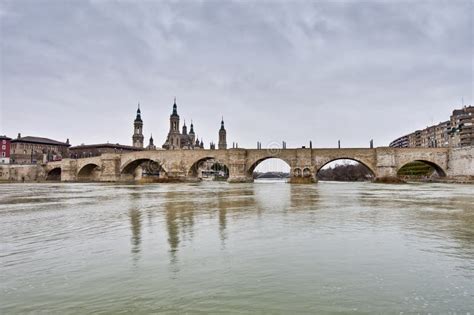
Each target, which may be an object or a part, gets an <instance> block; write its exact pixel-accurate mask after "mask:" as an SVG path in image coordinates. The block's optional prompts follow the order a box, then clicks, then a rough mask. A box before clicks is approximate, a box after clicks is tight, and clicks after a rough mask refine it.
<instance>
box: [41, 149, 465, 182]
mask: <svg viewBox="0 0 474 315" xmlns="http://www.w3.org/2000/svg"><path fill="white" fill-rule="evenodd" d="M473 155H474V148H468V149H451V148H402V149H400V148H388V147H380V148H373V149H367V148H347V149H309V148H301V149H228V150H153V151H138V152H137V151H135V152H130V153H123V154H115V153H110V154H103V155H101V156H97V157H91V158H83V159H64V160H62V161H58V162H50V163H47V164H46V165H45V166H44V168H45V176H46V178H47V179H48V178H50V179H52V178H55V179H59V178H60V179H61V181H105V182H116V181H133V180H136V179H139V178H141V171H142V167H140V166H143V165H144V164H145V163H150V162H154V165H159V168H160V175H159V176H160V178H165V179H170V180H192V179H196V178H197V177H198V172H197V170H198V166H199V165H200V163H201V162H203V161H206V160H211V159H213V160H216V161H217V162H219V163H221V164H224V165H226V166H227V168H228V169H229V178H228V181H229V182H251V181H253V178H252V173H253V171H254V170H255V168H256V167H257V165H258V164H259V163H261V162H262V161H264V160H266V159H270V158H277V159H281V160H283V161H285V162H286V163H287V164H288V165H289V166H290V170H291V171H290V182H315V181H316V174H317V172H318V171H319V170H320V169H321V168H322V167H323V166H325V165H326V164H328V163H330V162H332V161H335V160H339V159H350V160H354V161H357V162H360V163H362V164H363V165H365V166H366V167H367V168H368V169H369V170H370V171H371V172H372V173H373V175H374V177H375V178H378V179H382V178H391V177H396V176H397V172H398V170H399V169H400V168H401V167H403V166H404V165H405V164H407V163H410V162H413V161H423V162H426V163H427V164H429V165H431V166H433V167H434V168H435V169H436V171H437V172H438V174H439V175H440V176H442V177H446V176H447V177H463V176H464V177H470V178H472V177H473V176H474V162H473Z"/></svg>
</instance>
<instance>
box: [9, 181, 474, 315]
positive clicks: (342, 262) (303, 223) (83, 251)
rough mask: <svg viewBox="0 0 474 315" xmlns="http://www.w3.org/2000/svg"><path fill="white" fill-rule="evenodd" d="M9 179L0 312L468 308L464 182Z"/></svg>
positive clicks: (468, 212)
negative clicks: (108, 182)
mask: <svg viewBox="0 0 474 315" xmlns="http://www.w3.org/2000/svg"><path fill="white" fill-rule="evenodd" d="M18 187H19V186H17V185H8V184H7V185H0V214H1V215H0V226H1V227H2V229H0V240H1V242H0V243H1V244H2V245H4V246H3V247H2V253H1V256H2V257H1V259H2V261H1V263H0V268H1V270H0V283H2V290H1V292H0V300H1V301H2V303H1V304H0V313H2V314H3V313H4V314H11V313H28V312H31V311H32V310H35V311H36V310H38V311H39V312H44V313H51V312H52V311H54V312H57V313H61V314H69V313H119V312H123V311H127V312H130V313H140V312H148V313H159V312H169V313H186V312H188V313H213V312H214V313H218V312H219V311H221V312H222V313H225V312H227V313H239V312H240V313H242V312H244V313H307V312H309V311H308V310H311V312H312V313H325V312H327V313H350V312H352V311H353V309H355V308H357V309H358V311H359V312H360V313H397V314H398V313H400V312H401V311H406V313H420V312H421V313H429V312H431V313H443V314H444V313H449V312H451V313H454V312H455V311H456V312H457V313H458V314H461V313H463V314H465V313H466V310H469V308H472V307H471V304H472V303H470V302H469V301H470V300H472V297H473V296H474V286H473V285H472V283H474V279H473V276H474V208H473V204H474V199H473V198H474V197H473V196H474V194H473V188H472V186H461V185H438V184H424V185H376V184H372V183H327V182H326V183H325V182H319V183H318V184H316V185H288V184H285V183H260V182H256V183H254V184H242V185H240V184H239V185H237V184H236V185H229V184H227V183H201V184H195V185H190V184H178V185H171V184H170V185H163V184H154V185H142V186H131V185H100V184H97V185H96V184H87V185H82V184H73V185H68V184H61V185H58V184H54V185H50V184H47V185H26V186H21V187H25V190H26V192H22V191H20V190H18ZM51 205H54V206H51ZM144 220H145V221H147V223H146V224H145V223H144ZM52 226H53V227H54V228H51V227H52ZM124 255H125V258H130V259H123V258H124ZM138 261H139V262H140V263H137V262H138ZM117 284H123V285H117ZM132 287H133V288H139V290H130V288H132ZM58 297H61V298H58ZM373 301H376V302H373ZM112 302H113V303H112ZM313 311H314V312H313ZM461 311H463V312H461Z"/></svg>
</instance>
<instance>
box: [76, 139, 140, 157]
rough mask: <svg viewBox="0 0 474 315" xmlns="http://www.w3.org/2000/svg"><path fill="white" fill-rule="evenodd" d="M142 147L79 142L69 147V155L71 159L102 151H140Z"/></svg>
mask: <svg viewBox="0 0 474 315" xmlns="http://www.w3.org/2000/svg"><path fill="white" fill-rule="evenodd" d="M141 150H143V149H141V148H137V147H134V146H129V145H122V144H118V143H116V144H113V143H100V144H81V145H78V146H74V147H70V148H69V157H70V158H71V159H81V158H87V157H93V156H99V155H102V154H104V153H125V152H131V151H141Z"/></svg>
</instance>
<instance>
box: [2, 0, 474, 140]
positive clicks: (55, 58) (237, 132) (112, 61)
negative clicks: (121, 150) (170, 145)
mask: <svg viewBox="0 0 474 315" xmlns="http://www.w3.org/2000/svg"><path fill="white" fill-rule="evenodd" d="M472 6H473V5H472V2H470V1H457V2H455V3H450V2H445V1H432V2H429V3H428V2H422V3H410V2H403V3H402V4H400V2H399V3H390V2H384V1H382V2H379V1H373V2H365V3H364V4H363V5H356V4H354V3H351V2H338V3H328V2H317V3H314V2H310V1H298V2H292V3H286V2H277V3H273V4H271V5H270V4H268V3H263V2H261V3H243V2H226V3H220V2H215V1H203V2H200V3H190V2H156V3H153V2H138V3H136V4H133V5H132V4H131V3H127V2H101V1H98V2H96V1H91V2H71V3H67V4H64V3H61V2H57V1H42V2H41V3H39V4H38V2H33V1H15V2H14V1H3V2H2V3H1V4H0V21H1V28H0V32H1V36H2V41H1V44H0V45H1V69H0V74H1V76H0V89H1V91H0V93H1V105H0V106H1V108H0V125H1V128H0V133H1V134H6V135H8V136H10V137H16V135H17V134H18V133H21V134H22V135H25V136H26V135H32V136H41V137H48V138H52V139H56V140H65V139H66V138H69V139H70V141H71V143H72V144H73V145H79V144H81V143H85V144H91V143H105V142H107V141H108V142H110V143H121V144H125V145H131V137H132V134H133V119H134V117H135V113H136V107H137V104H138V102H139V103H140V107H141V110H142V117H143V120H144V136H145V144H147V143H148V139H149V137H150V134H153V138H154V140H155V144H156V145H157V146H160V147H161V145H162V144H163V142H164V140H165V139H166V134H167V132H168V128H169V123H168V118H169V115H170V113H171V110H172V104H173V98H174V97H177V105H178V113H179V114H180V117H181V124H182V122H183V121H184V119H185V120H186V121H187V122H188V125H189V122H190V121H191V119H192V120H193V122H194V125H195V129H196V133H197V135H198V136H199V138H201V137H202V138H203V140H204V143H205V146H206V147H209V143H210V142H211V141H212V142H215V143H217V134H218V129H219V127H220V119H221V117H222V116H224V120H225V123H226V129H227V132H228V144H229V147H231V146H232V143H233V142H237V143H239V147H248V148H253V147H255V146H256V143H257V141H260V142H261V143H262V145H263V146H264V147H265V146H267V145H269V144H271V143H278V144H281V142H282V141H286V142H287V144H288V147H301V146H303V145H306V146H307V145H308V143H309V141H310V140H312V142H313V147H336V146H337V141H338V140H339V139H340V140H341V144H342V146H343V147H368V146H369V141H370V139H374V145H375V146H388V144H389V143H390V141H392V140H394V139H395V138H397V137H399V136H402V135H404V134H407V133H410V132H412V131H414V130H417V129H422V128H424V127H426V126H428V125H431V124H436V123H438V122H441V121H445V120H448V119H449V115H450V114H451V111H452V110H453V109H455V108H461V106H462V104H461V99H462V98H464V103H465V104H472V89H473V85H472V82H473V81H472V64H473V61H472V37H473V36H472V35H473V34H472V15H471V14H470V13H472Z"/></svg>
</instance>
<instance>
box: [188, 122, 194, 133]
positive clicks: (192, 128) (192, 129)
mask: <svg viewBox="0 0 474 315" xmlns="http://www.w3.org/2000/svg"><path fill="white" fill-rule="evenodd" d="M189 133H192V134H194V125H193V120H192V119H191V129H189Z"/></svg>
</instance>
